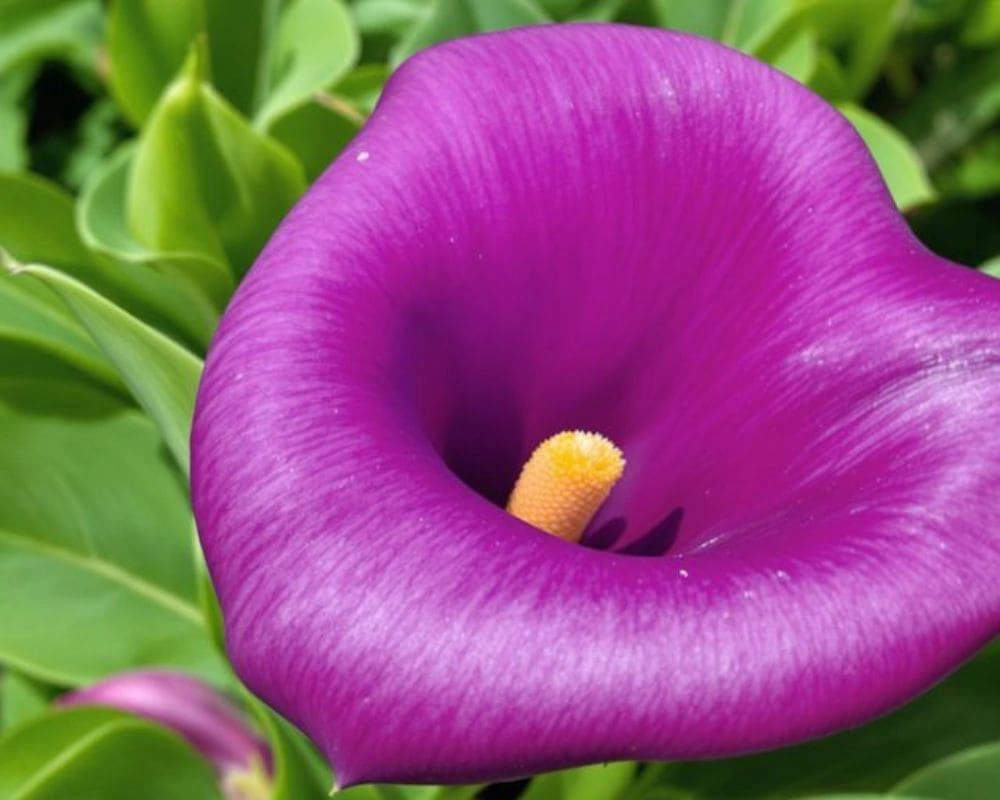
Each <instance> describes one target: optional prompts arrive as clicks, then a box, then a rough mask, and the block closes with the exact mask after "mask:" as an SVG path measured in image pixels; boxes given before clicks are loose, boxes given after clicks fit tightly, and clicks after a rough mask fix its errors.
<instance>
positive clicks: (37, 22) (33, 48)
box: [0, 0, 103, 74]
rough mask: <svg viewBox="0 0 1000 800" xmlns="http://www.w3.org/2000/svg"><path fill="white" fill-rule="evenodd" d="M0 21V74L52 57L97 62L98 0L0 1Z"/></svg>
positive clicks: (81, 63) (88, 63) (79, 63)
mask: <svg viewBox="0 0 1000 800" xmlns="http://www.w3.org/2000/svg"><path fill="white" fill-rule="evenodd" d="M0 18H2V19H3V25H2V26H0V74H3V73H5V72H7V71H8V70H10V69H12V68H14V67H17V66H21V65H25V64H34V63H37V62H40V61H42V60H44V59H52V58H59V59H64V60H66V61H69V62H71V63H73V64H75V65H77V66H79V67H80V68H82V69H90V70H93V67H94V65H95V64H96V63H97V47H98V45H99V43H100V39H101V28H102V24H103V23H102V14H101V4H100V0H0Z"/></svg>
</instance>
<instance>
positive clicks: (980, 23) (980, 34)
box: [961, 0, 1000, 47]
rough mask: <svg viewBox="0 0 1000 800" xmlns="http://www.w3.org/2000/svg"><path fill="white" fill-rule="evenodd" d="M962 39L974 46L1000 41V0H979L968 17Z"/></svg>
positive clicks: (993, 43)
mask: <svg viewBox="0 0 1000 800" xmlns="http://www.w3.org/2000/svg"><path fill="white" fill-rule="evenodd" d="M961 39H962V42H963V43H964V44H967V45H970V46H972V47H990V46H992V45H995V44H998V43H1000V0H978V3H976V5H975V6H973V9H972V11H971V12H970V13H969V14H968V16H967V17H966V20H965V25H964V26H963V27H962V35H961Z"/></svg>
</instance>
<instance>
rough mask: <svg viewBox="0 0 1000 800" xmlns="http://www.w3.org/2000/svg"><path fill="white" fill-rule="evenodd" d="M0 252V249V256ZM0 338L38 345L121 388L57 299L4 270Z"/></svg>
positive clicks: (101, 381)
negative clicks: (16, 278)
mask: <svg viewBox="0 0 1000 800" xmlns="http://www.w3.org/2000/svg"><path fill="white" fill-rule="evenodd" d="M3 253H4V251H3V250H2V249H0V260H2V259H3ZM0 340H3V341H4V342H7V343H20V344H23V345H27V346H29V347H32V348H38V349H39V350H41V351H42V352H45V353H48V354H49V355H51V356H54V357H55V358H57V359H59V360H61V361H63V362H65V363H66V364H67V365H69V366H70V367H72V368H73V369H76V370H79V371H80V372H81V373H83V374H85V375H87V376H88V377H90V378H92V379H96V380H97V382H98V383H99V384H101V385H103V386H105V387H107V388H110V389H112V390H114V391H121V390H122V389H124V386H123V385H122V382H121V380H119V378H118V374H117V372H115V370H114V369H113V368H112V367H111V365H110V364H108V361H107V359H106V358H105V357H104V355H103V354H102V353H101V351H100V350H99V349H98V348H97V347H96V346H95V345H94V343H93V341H92V340H91V338H90V336H89V335H88V334H87V332H86V331H85V330H84V329H83V328H82V327H81V326H80V324H79V323H78V322H77V321H76V320H75V319H73V317H72V315H71V314H70V313H69V312H68V311H67V309H66V308H65V306H63V304H62V303H61V302H60V301H59V299H58V298H57V297H56V296H55V295H53V294H52V292H50V291H49V290H48V289H46V288H44V287H42V286H38V285H35V284H33V283H29V282H25V281H18V280H15V279H14V278H13V277H12V276H11V275H9V274H7V273H6V271H5V272H3V273H2V274H0ZM4 366H5V367H9V366H11V364H9V363H8V364H5V365H4ZM3 372H5V373H6V372H7V370H6V369H4V370H3Z"/></svg>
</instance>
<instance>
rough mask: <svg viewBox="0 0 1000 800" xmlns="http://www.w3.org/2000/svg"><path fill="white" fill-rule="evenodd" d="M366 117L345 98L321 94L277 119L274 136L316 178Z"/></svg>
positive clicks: (272, 131)
mask: <svg viewBox="0 0 1000 800" xmlns="http://www.w3.org/2000/svg"><path fill="white" fill-rule="evenodd" d="M364 119H365V118H364V117H363V116H362V115H361V112H359V111H358V110H357V109H355V108H353V107H352V106H351V105H350V103H348V102H346V101H345V100H342V99H341V98H339V97H337V96H335V95H331V94H326V93H320V94H319V95H318V96H317V97H316V99H314V100H310V101H309V102H307V103H303V104H302V105H300V106H297V107H296V108H294V109H292V110H291V111H290V112H289V113H287V114H285V115H284V116H282V117H281V118H280V119H278V120H276V121H275V123H274V126H273V127H272V128H271V135H272V136H273V137H274V138H275V139H277V140H278V141H279V142H281V143H282V144H283V145H284V146H285V147H287V148H288V149H289V150H290V151H291V152H293V153H294V154H295V155H296V157H297V158H298V159H299V161H301V162H302V166H303V167H304V168H305V173H306V177H307V178H308V179H309V180H315V179H316V178H317V177H318V176H319V175H320V173H321V172H323V170H324V169H326V168H327V166H328V165H329V164H330V162H331V161H333V159H334V158H336V157H337V155H338V154H339V153H340V151H341V150H343V149H344V147H345V146H346V145H347V143H348V142H350V141H351V139H353V138H354V136H355V135H356V134H357V132H358V130H360V128H361V125H362V124H363V123H364Z"/></svg>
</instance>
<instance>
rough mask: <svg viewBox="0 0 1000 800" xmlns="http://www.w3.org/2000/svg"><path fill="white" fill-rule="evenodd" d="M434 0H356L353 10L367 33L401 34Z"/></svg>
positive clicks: (421, 15) (359, 26)
mask: <svg viewBox="0 0 1000 800" xmlns="http://www.w3.org/2000/svg"><path fill="white" fill-rule="evenodd" d="M431 2H432V0H356V2H355V3H354V4H353V5H352V6H351V12H352V13H353V14H354V19H355V20H356V21H357V24H358V28H359V30H361V32H362V33H365V34H369V35H370V34H391V35H395V36H401V35H402V34H403V33H405V32H406V31H407V30H408V29H409V28H410V27H411V26H413V25H415V24H416V23H417V22H418V21H419V20H420V19H421V18H422V17H423V16H424V14H426V13H427V11H428V9H429V8H430V4H431Z"/></svg>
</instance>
